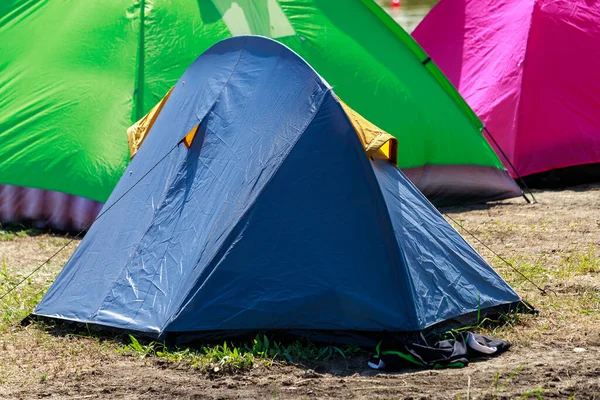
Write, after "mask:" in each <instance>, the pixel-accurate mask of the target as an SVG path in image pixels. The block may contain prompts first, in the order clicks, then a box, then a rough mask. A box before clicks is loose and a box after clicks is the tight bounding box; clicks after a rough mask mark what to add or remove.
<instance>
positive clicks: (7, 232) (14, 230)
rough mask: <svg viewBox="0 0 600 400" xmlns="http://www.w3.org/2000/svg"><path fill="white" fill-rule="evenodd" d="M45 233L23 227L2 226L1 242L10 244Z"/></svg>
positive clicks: (0, 228) (0, 226)
mask: <svg viewBox="0 0 600 400" xmlns="http://www.w3.org/2000/svg"><path fill="white" fill-rule="evenodd" d="M42 233H43V231H42V230H40V229H35V228H28V227H26V226H23V225H0V242H10V241H13V240H16V239H19V238H25V237H31V236H38V235H41V234H42Z"/></svg>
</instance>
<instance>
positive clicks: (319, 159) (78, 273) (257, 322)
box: [34, 36, 520, 337]
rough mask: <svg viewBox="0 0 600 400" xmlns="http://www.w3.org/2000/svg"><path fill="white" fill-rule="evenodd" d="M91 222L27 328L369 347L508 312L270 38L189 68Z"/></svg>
mask: <svg viewBox="0 0 600 400" xmlns="http://www.w3.org/2000/svg"><path fill="white" fill-rule="evenodd" d="M194 129H196V133H195V137H194V139H193V141H192V143H191V146H190V147H189V148H188V147H187V146H185V145H184V144H183V139H184V137H185V136H186V135H187V134H188V133H189V132H190V131H193V130H194ZM104 210H106V212H105V213H104V214H103V215H102V216H101V217H100V218H99V219H98V220H97V221H96V222H95V223H94V225H93V226H92V228H91V229H90V231H89V232H88V233H87V235H86V236H85V238H84V239H83V241H82V242H81V244H80V245H79V246H78V248H77V250H76V251H75V253H74V254H73V256H72V257H71V259H70V260H69V261H68V262H67V264H66V265H65V267H64V268H63V270H62V271H61V272H60V274H59V276H58V277H57V279H56V280H55V282H54V283H53V285H52V286H51V288H50V289H49V291H48V292H47V293H46V295H45V296H44V298H43V299H42V301H41V302H40V304H39V305H38V306H37V307H36V309H35V311H34V314H35V315H37V316H41V317H50V318H58V319H61V320H69V321H76V322H81V323H89V324H97V325H100V326H103V327H112V328H117V329H125V330H129V331H134V332H138V333H143V334H147V335H149V336H154V337H164V336H165V335H169V334H173V335H176V334H189V333H193V334H195V335H196V336H197V337H202V336H203V335H209V334H210V333H211V332H215V331H218V332H247V331H252V330H284V331H294V330H306V331H311V330H320V331H329V332H340V331H341V332H365V334H377V333H380V332H384V331H386V332H406V331H420V330H423V329H427V328H429V327H432V326H436V325H438V324H443V323H444V322H446V321H448V320H450V319H453V318H457V317H460V316H464V315H468V314H472V313H477V311H478V310H480V311H481V313H482V315H485V314H486V313H491V312H494V311H495V310H497V307H502V306H506V305H511V304H515V303H518V302H520V297H519V296H518V295H517V294H516V293H515V292H514V291H513V290H512V289H511V288H510V287H509V286H508V284H506V282H504V281H503V280H502V278H501V277H500V276H499V275H498V274H496V273H495V272H494V270H493V269H492V268H491V267H490V266H489V265H488V264H487V263H486V262H485V260H483V258H481V256H479V255H478V254H477V253H476V252H475V250H473V248H471V247H470V246H469V245H468V244H467V242H466V241H465V240H464V239H463V238H462V237H461V236H460V235H459V234H458V233H457V232H456V231H455V230H454V229H453V228H452V227H451V226H450V225H449V224H448V223H447V222H446V221H445V220H444V218H443V217H442V216H441V215H440V214H439V213H438V212H437V210H436V209H435V208H434V207H433V206H432V205H431V204H430V203H429V202H428V201H427V200H426V198H425V197H424V196H423V195H422V194H421V193H420V192H419V191H418V189H417V188H416V187H414V185H412V184H411V183H410V181H408V179H407V178H406V177H405V176H404V175H403V174H402V172H401V171H400V170H398V169H397V168H396V167H395V166H394V165H393V164H391V163H390V162H388V161H385V160H380V159H377V158H371V159H370V158H368V157H366V155H365V151H364V148H363V146H362V145H361V143H360V140H359V138H358V136H357V134H356V131H355V130H354V127H353V126H352V123H351V122H350V120H349V119H348V117H347V115H346V114H345V112H344V110H343V108H342V106H341V105H340V103H339V102H338V100H337V98H336V96H335V95H334V94H333V92H332V89H331V87H330V86H329V85H328V84H327V83H326V82H325V81H324V80H323V79H322V78H321V77H320V76H319V75H317V74H316V73H315V71H314V70H313V69H312V68H311V67H310V66H309V65H308V64H306V63H305V62H304V61H303V60H302V59H301V58H300V57H298V56H297V55H296V54H295V53H294V52H292V51H290V49H288V48H287V47H285V46H283V45H281V44H280V43H277V42H276V41H273V40H270V39H267V38H262V37H254V36H249V37H246V36H240V37H236V38H232V39H227V40H223V41H221V42H220V43H218V44H216V45H215V46H213V47H211V48H210V49H209V50H207V51H206V52H205V53H203V55H201V56H200V57H199V58H198V59H197V60H196V61H195V62H194V63H193V64H192V66H191V67H190V68H189V69H188V70H187V71H186V72H185V74H184V75H183V76H182V77H181V79H180V80H179V82H177V84H176V85H175V87H174V89H173V92H172V93H171V95H170V97H169V99H168V100H167V101H166V103H165V104H164V106H163V109H162V111H161V113H160V114H159V115H158V117H157V118H156V121H155V122H154V125H153V126H152V128H151V130H150V133H149V134H148V136H147V137H146V139H145V140H144V143H143V145H142V146H141V147H140V149H139V151H138V153H137V154H136V155H135V157H134V158H133V159H132V162H131V163H130V165H129V166H128V168H127V170H126V171H125V173H124V175H123V177H122V178H121V180H120V181H119V183H118V185H117V187H116V189H115V191H114V192H113V193H112V194H111V197H110V198H109V199H108V201H107V203H106V205H105V208H104Z"/></svg>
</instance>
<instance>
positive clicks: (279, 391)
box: [0, 185, 600, 399]
mask: <svg viewBox="0 0 600 400" xmlns="http://www.w3.org/2000/svg"><path fill="white" fill-rule="evenodd" d="M536 197H537V199H538V201H539V203H538V204H535V205H527V204H525V203H524V201H523V200H522V199H513V200H509V201H503V202H497V203H493V204H491V205H486V206H478V207H470V208H460V209H458V208H454V209H449V210H446V211H447V212H448V213H449V215H450V216H451V217H452V218H453V219H454V220H456V221H458V222H459V223H460V224H461V225H463V226H464V227H465V228H466V229H468V230H469V231H471V232H473V233H474V234H475V235H476V236H477V237H479V238H481V240H483V241H484V242H485V243H486V244H488V245H489V246H490V247H492V248H493V249H495V250H496V251H497V252H498V253H499V254H501V255H503V256H504V257H506V258H507V259H509V260H511V261H514V262H515V263H516V264H517V265H518V266H519V268H520V269H521V270H522V271H523V273H524V274H525V275H526V276H527V277H529V278H530V279H532V280H533V281H534V282H536V283H537V284H538V285H540V286H541V287H545V288H546V290H547V292H548V294H547V295H542V294H541V293H540V292H539V291H538V290H537V289H536V288H535V287H533V286H532V285H531V284H530V283H529V282H527V281H525V280H524V279H523V278H522V277H521V276H520V275H519V274H517V273H515V272H514V271H512V270H511V269H510V268H509V267H507V266H506V265H504V264H503V263H502V262H501V261H500V260H498V259H497V258H495V256H494V255H493V254H491V253H490V252H489V251H488V250H487V249H485V248H484V247H483V246H481V245H480V243H478V242H477V241H475V240H472V238H471V237H469V236H468V235H467V234H464V233H463V232H462V231H461V228H460V227H457V229H458V230H459V231H461V233H463V234H464V235H465V237H466V238H467V240H469V241H470V242H471V243H472V244H473V246H474V247H475V248H476V249H478V250H479V251H480V252H481V254H482V255H483V256H484V257H486V258H487V259H488V260H489V261H490V262H492V263H493V265H494V266H495V267H496V269H497V270H498V271H499V272H500V273H501V274H502V275H503V277H504V278H505V279H506V280H507V281H508V282H509V283H510V284H511V285H512V286H513V287H514V288H515V289H516V290H517V291H518V292H519V293H520V294H521V295H522V296H523V297H525V298H526V299H527V300H529V301H530V302H531V303H532V304H534V305H535V306H537V308H539V309H540V311H541V313H540V314H539V315H538V316H521V317H519V318H516V319H511V320H510V322H509V323H507V324H505V325H504V326H501V327H495V328H490V327H486V328H482V330H483V332H486V333H488V334H491V335H493V336H497V337H499V338H504V339H508V340H510V341H511V342H512V343H513V347H512V349H511V350H510V351H509V352H508V353H506V354H504V355H502V356H500V357H498V358H495V359H492V360H490V361H486V362H477V363H472V364H470V365H469V366H468V367H466V368H464V369H453V370H435V371H406V372H403V373H378V372H376V371H372V370H369V369H368V368H367V366H366V360H367V358H368V353H367V352H357V353H354V354H351V352H350V351H349V349H344V350H343V352H344V355H346V356H347V357H348V360H347V361H346V360H344V358H342V356H341V355H339V354H338V353H337V350H335V351H332V350H331V348H329V349H326V350H327V351H328V352H326V354H327V355H329V354H332V356H331V357H330V358H328V359H327V360H323V359H324V358H327V357H325V356H322V355H321V357H319V359H317V360H315V358H316V357H315V356H314V354H313V356H312V357H307V361H304V362H303V363H302V365H292V364H287V363H285V362H283V361H279V360H275V361H274V362H270V361H268V360H264V359H260V355H259V353H257V351H256V349H255V351H253V353H254V356H253V355H252V354H248V355H240V354H238V355H237V358H235V356H232V357H233V358H232V357H230V359H235V360H237V361H236V363H233V364H231V365H233V366H234V367H240V368H243V367H244V365H245V366H246V367H247V368H246V369H243V370H241V371H238V372H234V373H231V372H227V368H221V370H219V371H217V372H215V368H214V367H215V366H218V365H219V363H218V361H219V360H221V361H222V360H223V358H222V356H219V354H217V353H219V352H221V353H223V351H222V349H220V350H219V349H213V350H211V351H212V353H211V354H210V355H208V356H207V355H202V356H199V355H197V356H194V355H193V354H194V353H189V352H185V351H183V352H175V351H167V352H164V350H162V351H163V353H161V352H160V350H161V349H158V348H154V349H151V348H149V347H148V346H144V345H139V346H136V345H131V344H130V342H129V341H128V340H125V339H123V340H113V339H106V338H100V337H97V336H93V335H92V336H89V335H86V334H73V332H65V331H56V330H55V329H52V328H49V327H43V326H40V325H37V324H33V325H29V326H25V327H23V326H20V325H19V323H18V322H19V320H20V319H21V318H22V316H24V315H26V314H27V313H28V312H29V311H30V310H31V307H33V305H35V304H36V302H37V301H38V300H39V298H40V297H41V295H42V294H43V292H44V290H45V289H46V288H47V286H48V285H49V283H50V282H51V281H52V279H53V278H54V277H55V275H56V273H57V272H58V271H59V270H60V268H61V266H62V265H63V264H64V262H65V261H66V260H67V259H68V257H69V255H70V254H71V253H72V251H73V250H74V248H75V246H76V245H77V241H75V242H74V243H72V244H70V245H68V246H67V248H66V249H65V251H63V252H62V253H60V254H59V256H58V257H57V258H56V259H55V260H53V261H52V262H51V263H50V265H48V266H46V267H44V268H43V269H42V270H41V271H40V273H38V274H36V275H34V276H33V277H32V278H31V279H30V280H27V281H26V282H25V283H24V284H23V285H22V287H21V288H20V289H19V290H17V291H16V293H15V295H11V296H9V297H7V299H8V300H7V299H4V300H3V301H0V318H1V320H0V398H7V399H8V398H10V399H12V398H70V399H75V398H91V399H93V398H114V399H138V398H139V399H142V398H143V399H148V398H209V399H213V398H214V399H229V398H273V399H275V398H277V399H287V398H293V399H296V398H324V397H331V398H405V399H439V398H444V399H446V398H447V399H459V398H460V399H468V398H470V399H514V398H533V399H537V398H544V399H546V398H557V399H568V398H576V399H595V398H598V399H600V360H599V359H600V323H599V320H600V185H596V186H581V187H576V188H572V189H570V190H564V191H545V192H537V193H536ZM455 226H456V225H455ZM68 242H69V238H65V237H59V236H51V235H48V234H39V233H38V232H32V231H29V232H27V231H0V260H2V265H1V267H2V269H1V270H0V285H1V288H2V292H3V291H4V290H6V289H7V288H8V287H10V285H11V284H13V283H14V282H15V281H16V280H17V279H18V278H19V277H21V276H23V275H25V274H26V273H27V272H29V271H31V270H32V269H34V268H35V267H36V266H37V265H39V263H40V262H41V261H43V260H45V259H46V258H47V257H48V256H50V255H52V254H53V253H54V252H55V251H56V250H58V249H59V248H60V247H62V246H64V245H65V244H67V243H68ZM303 351H304V352H307V353H310V352H311V351H313V352H314V351H316V350H315V349H312V350H311V349H308V350H307V349H299V350H298V353H299V354H301V353H302V352H303ZM318 352H320V350H319V351H318ZM230 354H233V353H230ZM315 354H316V353H315ZM178 359H180V360H179V361H178ZM253 359H254V361H253ZM207 360H208V361H207ZM211 360H212V361H214V362H211ZM225 366H227V365H225ZM224 371H225V372H224Z"/></svg>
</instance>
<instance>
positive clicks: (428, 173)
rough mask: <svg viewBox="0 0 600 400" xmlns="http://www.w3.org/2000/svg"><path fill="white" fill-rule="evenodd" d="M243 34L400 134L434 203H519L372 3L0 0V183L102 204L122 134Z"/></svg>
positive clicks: (119, 168) (472, 121) (459, 114)
mask: <svg viewBox="0 0 600 400" xmlns="http://www.w3.org/2000/svg"><path fill="white" fill-rule="evenodd" d="M239 34H260V35H264V36H269V37H271V38H274V39H276V40H278V41H280V42H282V43H284V44H286V45H287V46H289V47H291V48H292V49H294V50H295V51H296V52H297V53H298V54H300V55H301V56H302V57H303V58H304V59H305V60H307V61H308V62H309V63H310V64H311V65H312V66H313V67H314V68H315V69H316V70H317V71H318V72H319V73H320V74H321V75H322V76H324V77H325V79H328V80H329V82H331V84H332V85H334V86H335V87H336V90H337V93H338V95H340V97H341V98H342V99H344V101H345V102H347V103H348V105H349V106H350V107H352V108H353V109H354V110H356V111H357V112H358V113H360V114H361V115H362V116H363V117H365V118H366V119H368V120H369V121H371V122H373V123H374V124H376V125H377V126H379V127H380V128H381V129H383V130H384V131H386V132H389V133H390V134H392V135H393V136H395V137H396V138H398V140H399V143H400V144H401V145H399V146H398V164H399V166H400V167H401V168H404V169H405V172H406V173H407V174H408V175H409V176H410V177H411V179H413V180H414V182H415V183H416V184H417V186H418V187H419V188H420V189H421V190H422V191H423V192H424V193H425V194H426V195H427V196H429V198H430V199H432V200H434V201H436V202H440V203H441V202H459V203H460V202H466V201H486V200H491V199H498V198H505V197H511V196H518V195H519V194H520V192H519V190H518V188H517V187H516V186H515V184H514V182H512V181H511V180H510V179H509V177H508V176H507V175H506V172H505V171H504V169H503V167H502V164H501V163H500V161H499V160H498V158H497V156H496V155H495V154H494V152H493V150H492V149H491V148H490V147H489V145H488V144H487V142H486V141H485V139H484V138H483V137H482V135H481V133H480V130H481V123H480V121H479V120H478V119H477V117H476V116H475V115H474V114H473V113H472V111H471V110H470V109H469V107H468V106H467V105H466V104H465V103H464V101H463V100H462V98H461V97H460V95H458V93H457V92H456V91H455V90H454V89H453V88H452V85H450V84H449V83H448V82H447V80H446V79H445V78H444V76H443V75H442V74H441V73H440V71H439V70H438V69H437V68H436V67H435V66H434V65H433V64H431V63H427V62H426V59H427V56H426V54H425V53H424V52H423V51H422V50H421V48H420V47H419V46H418V45H417V44H416V43H415V42H414V41H413V40H412V39H411V38H410V36H409V35H408V34H407V33H406V32H404V31H403V30H402V28H400V27H399V26H398V25H397V24H396V23H395V22H394V21H393V20H392V19H391V18H390V17H389V16H387V15H386V14H385V12H384V11H383V10H381V9H380V8H379V6H377V5H376V4H375V3H373V2H372V0H347V1H345V2H344V5H343V6H342V7H340V6H339V4H338V3H337V2H332V1H328V0H279V1H275V0H255V1H247V0H238V1H233V0H169V1H167V0H154V1H144V0H140V1H139V2H134V1H132V0H113V1H109V2H107V1H98V0H90V1H74V0H54V1H51V2H49V1H42V0H8V1H3V2H1V4H0V54H2V64H1V65H2V68H1V71H2V72H1V73H0V143H1V144H2V146H0V158H1V159H2V160H3V162H2V163H1V164H0V184H5V185H15V186H22V187H29V188H38V189H44V190H50V191H57V192H61V193H66V194H70V195H74V196H78V197H83V198H86V199H90V200H94V201H97V202H104V201H106V199H107V198H108V196H109V194H110V193H111V191H112V190H113V188H114V186H115V184H116V183H117V181H118V179H119V178H120V176H121V174H122V172H123V171H124V169H125V167H126V165H127V163H128V162H129V157H128V143H127V137H126V134H125V132H126V130H127V128H128V127H129V126H130V125H132V124H133V123H134V122H135V121H137V120H138V119H139V118H141V117H142V116H144V115H145V114H146V113H147V112H148V111H149V110H150V109H151V108H152V107H154V105H155V104H156V103H157V102H158V101H159V100H160V99H161V98H162V97H163V96H164V95H165V94H166V93H167V92H168V90H169V88H170V87H172V86H173V84H174V83H175V82H176V81H177V79H178V78H179V77H180V76H181V74H182V73H183V72H184V71H185V69H186V68H187V67H188V66H189V65H190V64H191V62H192V61H193V60H194V58H195V57H197V55H198V54H201V53H202V52H203V51H204V50H206V49H207V48H208V47H210V46H211V45H212V44H214V43H216V42H218V41H219V40H221V39H224V38H227V37H230V36H232V35H233V36H235V35H239ZM424 64H425V65H424Z"/></svg>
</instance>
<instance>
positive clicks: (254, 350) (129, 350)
mask: <svg viewBox="0 0 600 400" xmlns="http://www.w3.org/2000/svg"><path fill="white" fill-rule="evenodd" d="M129 341H130V343H129V344H127V345H124V346H123V347H122V348H121V349H119V350H118V352H119V353H121V354H127V355H131V356H134V357H139V358H147V357H156V358H158V359H162V360H165V361H168V362H175V363H183V364H186V365H188V366H190V367H191V368H194V369H199V370H201V371H202V372H207V373H211V374H213V373H217V374H222V373H235V372H239V371H246V370H249V369H251V368H253V367H254V366H256V365H261V366H266V367H268V366H271V365H272V364H273V363H276V362H277V363H290V364H300V363H307V362H308V363H318V362H321V361H327V360H330V359H333V358H341V359H343V360H345V361H346V366H347V360H348V359H349V358H350V357H352V356H353V355H355V354H357V353H358V352H360V349H359V348H358V347H356V346H344V347H336V346H319V345H317V344H315V343H313V342H307V341H300V340H298V341H295V342H292V343H289V344H283V343H281V342H277V341H273V340H270V339H269V338H268V336H267V335H264V334H260V335H257V336H256V337H255V338H254V339H253V340H252V341H251V342H246V343H232V342H223V344H217V345H205V346H201V347H200V348H169V347H167V346H165V345H164V343H160V342H150V343H147V344H143V343H141V342H140V341H139V340H138V339H137V338H135V337H134V336H132V335H129Z"/></svg>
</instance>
